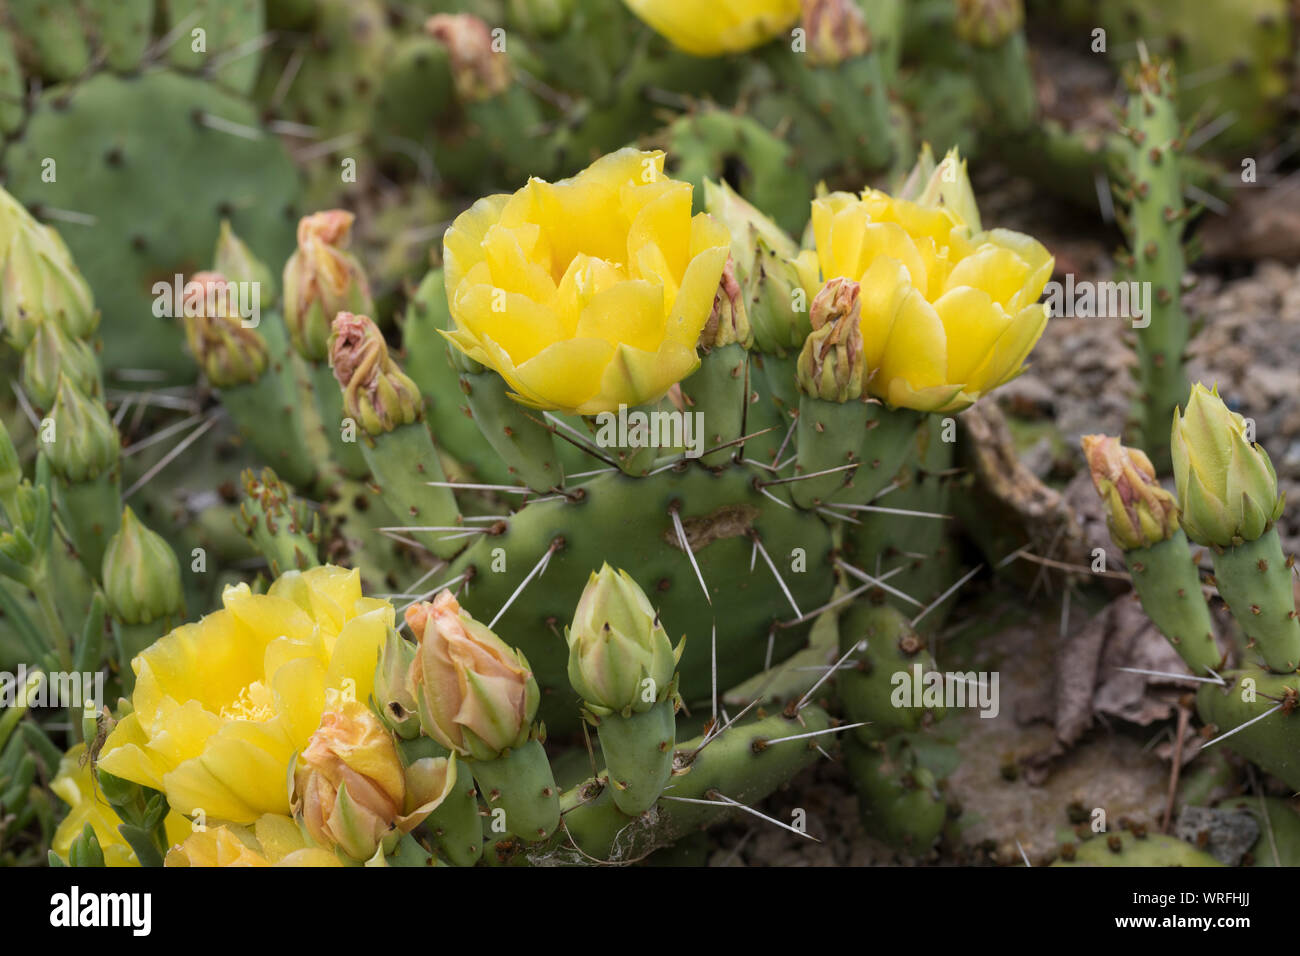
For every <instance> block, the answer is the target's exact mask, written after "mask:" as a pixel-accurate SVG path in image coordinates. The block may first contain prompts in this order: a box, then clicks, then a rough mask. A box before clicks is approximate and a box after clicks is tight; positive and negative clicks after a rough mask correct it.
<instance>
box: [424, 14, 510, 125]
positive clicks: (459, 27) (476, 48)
mask: <svg viewBox="0 0 1300 956" xmlns="http://www.w3.org/2000/svg"><path fill="white" fill-rule="evenodd" d="M424 29H425V31H426V32H427V33H428V34H429V36H431V37H433V38H434V39H435V40H437V41H438V42H439V43H441V44H442V45H443V46H445V47H446V48H447V54H448V56H449V58H450V59H451V76H452V81H453V82H454V83H455V85H456V97H457V98H458V99H459V100H460V101H461V102H462V103H479V102H482V101H484V100H490V99H492V98H493V97H496V96H500V95H501V94H502V93H504V92H505V91H506V90H507V89H508V88H509V87H510V83H511V71H510V60H509V58H508V57H507V55H506V52H505V50H497V49H495V47H494V42H495V41H494V40H493V38H492V31H491V29H490V28H489V27H488V25H487V24H486V23H484V22H483V21H482V20H480V19H479V18H478V17H476V16H474V15H473V14H470V13H438V14H435V15H434V16H432V17H430V18H429V21H428V22H427V23H426V24H425V27H424Z"/></svg>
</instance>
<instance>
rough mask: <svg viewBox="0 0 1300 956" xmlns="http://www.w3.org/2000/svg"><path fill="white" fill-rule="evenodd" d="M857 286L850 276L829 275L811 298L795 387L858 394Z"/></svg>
mask: <svg viewBox="0 0 1300 956" xmlns="http://www.w3.org/2000/svg"><path fill="white" fill-rule="evenodd" d="M860 296H861V289H860V287H859V286H858V283H856V282H854V281H853V280H852V279H840V278H836V279H832V280H831V281H830V282H828V283H826V285H825V287H824V288H823V289H822V290H821V292H819V293H817V297H816V298H815V299H813V303H812V309H811V310H810V316H809V317H810V319H811V321H812V327H813V331H812V334H810V335H809V336H808V339H807V341H806V342H805V343H804V347H803V351H801V352H800V353H799V363H798V366H797V370H796V374H797V375H798V378H799V387H800V388H801V389H803V391H804V393H805V394H807V395H810V396H812V397H813V398H820V399H823V400H825V401H828V402H840V403H843V402H847V401H850V400H852V399H858V398H861V397H862V390H863V386H864V384H865V380H866V362H865V359H864V358H863V353H862V328H861V324H860V323H861V317H862V303H861V300H860Z"/></svg>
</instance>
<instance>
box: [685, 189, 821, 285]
mask: <svg viewBox="0 0 1300 956" xmlns="http://www.w3.org/2000/svg"><path fill="white" fill-rule="evenodd" d="M704 211H705V212H707V213H708V214H709V215H710V216H712V217H713V218H714V219H716V220H718V222H720V223H722V224H723V225H724V226H726V227H727V231H728V232H730V233H731V254H732V255H733V256H735V258H736V269H737V274H738V275H739V277H740V279H741V281H742V282H743V281H744V280H746V279H748V278H749V277H750V276H751V275H752V274H753V272H754V268H755V261H754V260H755V258H756V257H757V249H756V246H757V242H758V240H762V241H763V243H764V244H765V245H766V247H767V248H768V249H769V250H771V251H773V252H775V253H776V254H777V255H780V256H784V257H785V258H786V259H793V258H794V257H795V256H797V255H798V254H799V246H798V245H797V244H796V243H795V241H794V240H793V239H791V238H790V237H789V236H788V235H786V233H785V231H784V230H783V229H782V228H781V227H780V226H778V225H777V224H776V223H775V222H773V221H772V220H771V219H770V218H768V216H766V215H765V214H764V213H762V212H760V211H759V210H758V209H756V208H755V207H754V206H753V205H751V204H750V203H749V202H747V201H746V200H745V199H744V198H742V197H741V196H739V195H738V194H737V193H736V192H735V190H733V189H732V188H731V186H729V185H728V184H727V183H726V181H722V182H716V183H715V182H714V181H713V180H711V179H705V180H704Z"/></svg>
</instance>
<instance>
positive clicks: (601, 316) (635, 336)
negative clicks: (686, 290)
mask: <svg viewBox="0 0 1300 956" xmlns="http://www.w3.org/2000/svg"><path fill="white" fill-rule="evenodd" d="M711 307H712V305H711V304H710V308H711ZM665 321H666V317H665V315H664V290H663V287H662V286H659V285H657V284H654V283H651V282H646V281H640V280H638V281H628V282H621V283H619V284H618V285H616V286H614V287H613V288H610V289H606V290H605V291H604V292H599V293H597V294H596V295H594V296H592V297H591V301H590V302H589V303H588V304H587V307H586V308H585V309H583V310H582V317H581V318H580V319H579V320H578V328H577V336H578V338H588V339H604V340H605V341H606V342H608V343H609V344H610V345H619V344H626V345H628V346H630V347H632V348H636V349H642V350H644V351H654V350H655V349H657V348H658V347H659V343H660V342H662V341H663V339H664V325H665Z"/></svg>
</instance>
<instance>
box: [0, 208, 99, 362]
mask: <svg viewBox="0 0 1300 956" xmlns="http://www.w3.org/2000/svg"><path fill="white" fill-rule="evenodd" d="M0 236H2V237H3V238H4V241H3V243H0V256H3V270H2V275H3V280H4V290H5V294H4V299H3V304H0V317H2V318H3V320H4V326H5V330H6V333H7V335H8V337H9V341H10V343H11V344H12V345H13V346H14V347H15V348H19V349H21V348H25V347H26V346H27V343H28V342H30V341H31V339H32V336H33V335H34V334H35V333H36V327H37V326H38V325H40V324H41V323H42V322H46V321H50V322H57V323H58V324H59V325H61V326H62V327H63V330H64V331H65V332H67V333H68V335H70V336H72V337H73V338H78V339H84V338H88V337H90V335H91V334H93V333H94V331H95V328H96V326H98V324H99V313H98V312H96V311H95V303H94V299H93V297H92V296H91V292H90V286H89V285H87V284H86V280H85V279H84V278H82V275H81V273H80V272H79V271H78V270H77V266H76V264H75V263H74V262H73V261H72V254H71V253H69V252H68V247H67V246H65V245H64V244H63V239H62V238H61V237H60V236H59V234H58V233H57V232H55V231H54V229H53V228H52V227H50V226H43V225H41V224H40V223H39V222H37V221H36V220H35V219H33V218H32V216H31V214H30V213H28V212H27V210H26V209H24V208H23V207H22V206H21V205H20V204H19V203H18V202H17V201H15V200H14V199H13V197H12V196H10V195H9V194H8V193H5V192H3V191H0Z"/></svg>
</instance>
